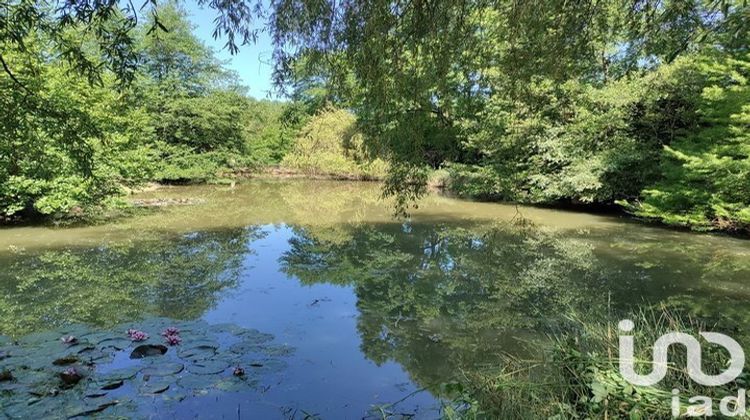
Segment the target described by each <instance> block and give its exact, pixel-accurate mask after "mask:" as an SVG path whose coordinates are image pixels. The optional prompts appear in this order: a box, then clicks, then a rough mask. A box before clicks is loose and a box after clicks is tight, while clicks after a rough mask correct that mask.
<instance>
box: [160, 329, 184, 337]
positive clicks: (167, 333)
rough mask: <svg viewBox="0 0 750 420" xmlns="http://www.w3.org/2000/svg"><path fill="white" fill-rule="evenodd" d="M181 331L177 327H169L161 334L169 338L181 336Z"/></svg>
mask: <svg viewBox="0 0 750 420" xmlns="http://www.w3.org/2000/svg"><path fill="white" fill-rule="evenodd" d="M179 334H180V329H179V328H177V327H167V329H165V330H164V331H162V332H161V335H162V337H169V336H172V335H179Z"/></svg>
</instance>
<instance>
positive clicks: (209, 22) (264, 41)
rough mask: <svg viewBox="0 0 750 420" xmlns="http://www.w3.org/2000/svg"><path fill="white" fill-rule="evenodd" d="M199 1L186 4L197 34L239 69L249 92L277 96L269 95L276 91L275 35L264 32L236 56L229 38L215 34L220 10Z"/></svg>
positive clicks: (233, 66)
mask: <svg viewBox="0 0 750 420" xmlns="http://www.w3.org/2000/svg"><path fill="white" fill-rule="evenodd" d="M196 3H197V2H192V1H189V2H185V3H183V4H184V6H185V9H186V10H187V11H188V13H190V20H191V21H192V22H193V24H194V25H195V26H196V28H195V31H194V32H195V34H196V35H197V36H198V38H200V39H201V40H203V42H204V43H206V45H209V46H211V47H212V48H213V49H214V50H216V55H217V56H218V57H219V58H220V59H222V60H227V62H228V64H229V66H228V67H229V68H231V69H232V70H234V71H236V72H237V73H238V74H239V75H240V78H241V80H242V82H243V84H244V85H246V86H247V87H248V88H249V90H248V94H249V95H250V96H252V97H254V98H257V99H265V98H269V97H270V98H275V99H278V98H277V97H276V96H274V95H271V96H269V92H270V91H272V86H271V73H272V71H273V64H272V60H273V58H272V56H271V54H272V52H273V47H272V46H271V38H270V37H269V35H268V34H267V33H264V32H261V33H259V36H258V41H257V42H256V43H255V44H249V45H243V46H241V47H240V52H239V53H238V54H236V55H231V54H229V51H228V50H227V49H225V48H224V43H225V42H226V39H222V38H219V39H214V38H213V37H212V36H211V34H212V33H213V30H214V22H213V21H214V18H215V17H216V12H215V11H214V10H212V9H210V8H208V7H202V8H201V7H199V6H198V5H197V4H196Z"/></svg>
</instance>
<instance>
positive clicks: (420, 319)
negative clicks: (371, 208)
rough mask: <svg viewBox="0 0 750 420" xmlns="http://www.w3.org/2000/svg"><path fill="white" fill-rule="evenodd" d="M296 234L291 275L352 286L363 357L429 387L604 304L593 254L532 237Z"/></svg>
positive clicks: (493, 232) (390, 230) (388, 229)
mask: <svg viewBox="0 0 750 420" xmlns="http://www.w3.org/2000/svg"><path fill="white" fill-rule="evenodd" d="M296 232H297V237H295V238H293V239H292V240H291V250H290V251H289V252H288V253H287V254H286V255H285V256H284V257H283V258H282V264H283V266H284V269H285V271H286V272H287V273H288V274H291V275H294V276H297V277H298V278H299V279H300V280H301V281H302V282H304V283H316V282H332V283H337V284H347V285H352V286H353V287H354V289H355V292H356V294H357V297H358V303H357V305H358V308H359V310H360V312H361V315H360V318H359V320H358V328H359V331H360V335H361V337H362V347H363V351H364V353H365V354H366V355H367V357H369V358H370V359H372V360H374V361H375V362H376V363H383V362H385V361H387V360H389V359H394V360H397V361H398V362H399V363H401V364H402V365H404V366H405V367H406V369H407V370H408V371H410V372H411V373H412V375H414V376H416V377H417V378H422V379H425V381H421V380H420V382H423V383H434V382H436V381H439V380H446V379H447V378H449V377H450V376H451V375H455V374H456V373H457V372H459V369H466V368H476V367H477V366H481V365H485V364H489V365H493V364H494V365H497V362H498V358H500V357H502V355H501V354H499V353H500V352H501V351H514V350H515V351H518V350H520V349H518V348H517V347H518V343H517V341H516V339H515V337H517V336H519V335H523V334H525V332H524V331H529V330H533V329H534V328H536V327H539V326H541V325H549V324H550V323H551V322H553V320H558V319H560V316H561V314H564V313H567V312H569V310H570V308H579V309H581V310H583V309H590V308H591V307H592V306H594V305H597V304H601V303H606V299H605V300H602V299H592V296H594V295H597V294H599V293H600V292H599V291H598V285H599V284H600V282H599V281H600V279H601V278H602V274H601V270H600V267H598V264H597V261H596V260H595V258H594V257H593V253H592V249H591V247H590V246H588V245H587V244H586V243H585V242H584V241H580V240H575V239H563V238H560V237H558V236H555V235H551V234H547V233H544V232H542V231H540V230H536V229H532V228H514V227H510V226H503V227H481V228H480V227H476V228H461V227H447V226H438V227H435V226H427V225H420V224H414V225H405V226H400V225H396V224H384V225H377V226H369V227H366V226H362V227H358V228H352V229H351V231H350V237H349V240H347V241H343V240H338V241H327V240H324V239H323V240H321V239H320V238H318V237H317V235H316V234H315V232H314V231H311V230H310V229H309V228H300V229H297V230H296ZM514 347H516V348H515V349H514Z"/></svg>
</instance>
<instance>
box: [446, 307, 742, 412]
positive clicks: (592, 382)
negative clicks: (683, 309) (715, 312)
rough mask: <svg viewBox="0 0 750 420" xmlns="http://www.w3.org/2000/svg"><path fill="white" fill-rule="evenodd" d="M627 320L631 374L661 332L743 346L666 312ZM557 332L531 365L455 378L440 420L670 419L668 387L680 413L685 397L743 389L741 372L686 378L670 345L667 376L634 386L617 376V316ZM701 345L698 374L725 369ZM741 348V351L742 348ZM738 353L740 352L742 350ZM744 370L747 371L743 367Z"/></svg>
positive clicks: (646, 368)
mask: <svg viewBox="0 0 750 420" xmlns="http://www.w3.org/2000/svg"><path fill="white" fill-rule="evenodd" d="M629 319H632V320H633V321H634V322H635V325H636V328H635V330H634V331H633V332H631V333H630V334H632V335H634V337H635V346H636V348H635V352H636V354H635V360H636V369H637V370H638V371H639V373H642V374H646V373H648V372H650V371H651V360H652V351H653V343H654V342H655V341H656V339H657V338H658V337H660V336H661V335H663V334H666V333H668V332H675V331H679V332H684V333H688V334H691V335H693V336H695V337H696V338H698V337H699V335H698V332H699V331H716V332H724V333H727V334H728V335H730V336H732V337H733V338H734V339H735V340H737V341H738V342H740V344H741V345H742V344H743V343H747V342H748V340H747V339H746V338H745V337H737V336H736V335H733V334H732V332H727V331H722V329H721V326H720V325H706V324H705V323H704V322H702V321H701V320H699V319H695V318H692V317H690V316H687V315H684V314H680V313H677V312H674V311H670V310H667V309H651V310H643V311H640V312H638V313H635V314H632V315H631V316H630V317H629ZM568 321H569V322H567V323H566V325H565V326H564V327H562V328H561V330H560V331H556V332H553V333H550V335H549V339H550V340H549V347H548V348H547V349H545V350H544V351H542V352H541V353H542V357H541V358H540V359H539V360H521V359H516V358H510V357H509V358H508V359H507V362H506V365H505V366H502V367H501V368H499V369H498V370H497V371H494V372H487V371H485V372H480V373H477V372H473V373H463V378H462V379H461V380H460V381H458V382H457V383H455V384H450V385H447V386H445V387H444V391H445V392H446V395H449V396H451V398H452V400H453V401H454V404H452V405H451V406H450V407H446V410H445V413H446V417H448V418H513V419H516V418H517V419H525V418H552V419H565V418H606V419H618V418H629V419H641V418H642V419H652V418H671V417H672V410H671V407H672V405H671V403H672V390H673V389H678V390H679V391H680V401H681V404H680V406H681V415H685V411H686V409H687V407H689V406H690V405H691V403H690V402H689V401H688V399H689V398H690V397H693V396H697V395H702V396H707V397H711V398H712V399H713V400H714V401H715V402H716V403H715V405H714V407H715V409H714V411H715V412H717V411H718V400H719V399H721V398H722V397H725V396H728V395H734V396H737V391H738V389H740V388H747V384H748V379H750V377H749V376H748V373H747V372H744V373H743V374H742V375H740V377H738V378H737V379H736V380H735V381H733V382H730V383H728V384H726V385H723V386H718V387H709V386H702V385H699V384H697V383H695V382H693V381H692V380H691V378H690V377H689V375H688V373H687V369H686V366H687V353H686V351H685V349H684V348H683V347H681V346H671V348H670V351H669V367H668V371H667V376H666V377H665V378H664V379H663V380H662V381H660V382H659V383H658V384H657V385H655V386H651V387H643V386H634V385H632V384H630V383H629V382H628V381H627V380H625V378H624V377H623V376H622V375H621V374H620V371H619V341H618V340H619V335H618V334H619V332H618V330H617V323H618V321H619V319H614V318H612V319H605V320H599V321H596V320H583V319H580V318H576V317H571V318H569V319H568ZM699 341H701V345H702V350H703V360H702V362H703V371H704V372H705V373H708V374H716V373H719V372H721V371H723V370H724V369H726V366H727V362H728V360H729V354H728V352H727V351H726V350H725V349H723V348H722V347H719V346H717V345H714V344H710V343H707V342H705V340H702V339H699ZM743 347H744V346H743ZM745 348H746V347H745ZM746 370H747V369H746Z"/></svg>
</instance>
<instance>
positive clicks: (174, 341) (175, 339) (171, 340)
mask: <svg viewBox="0 0 750 420" xmlns="http://www.w3.org/2000/svg"><path fill="white" fill-rule="evenodd" d="M164 339H165V340H167V344H169V345H170V346H176V345H178V344H180V343H181V342H182V339H181V338H180V336H179V335H167V336H165V337H164Z"/></svg>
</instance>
